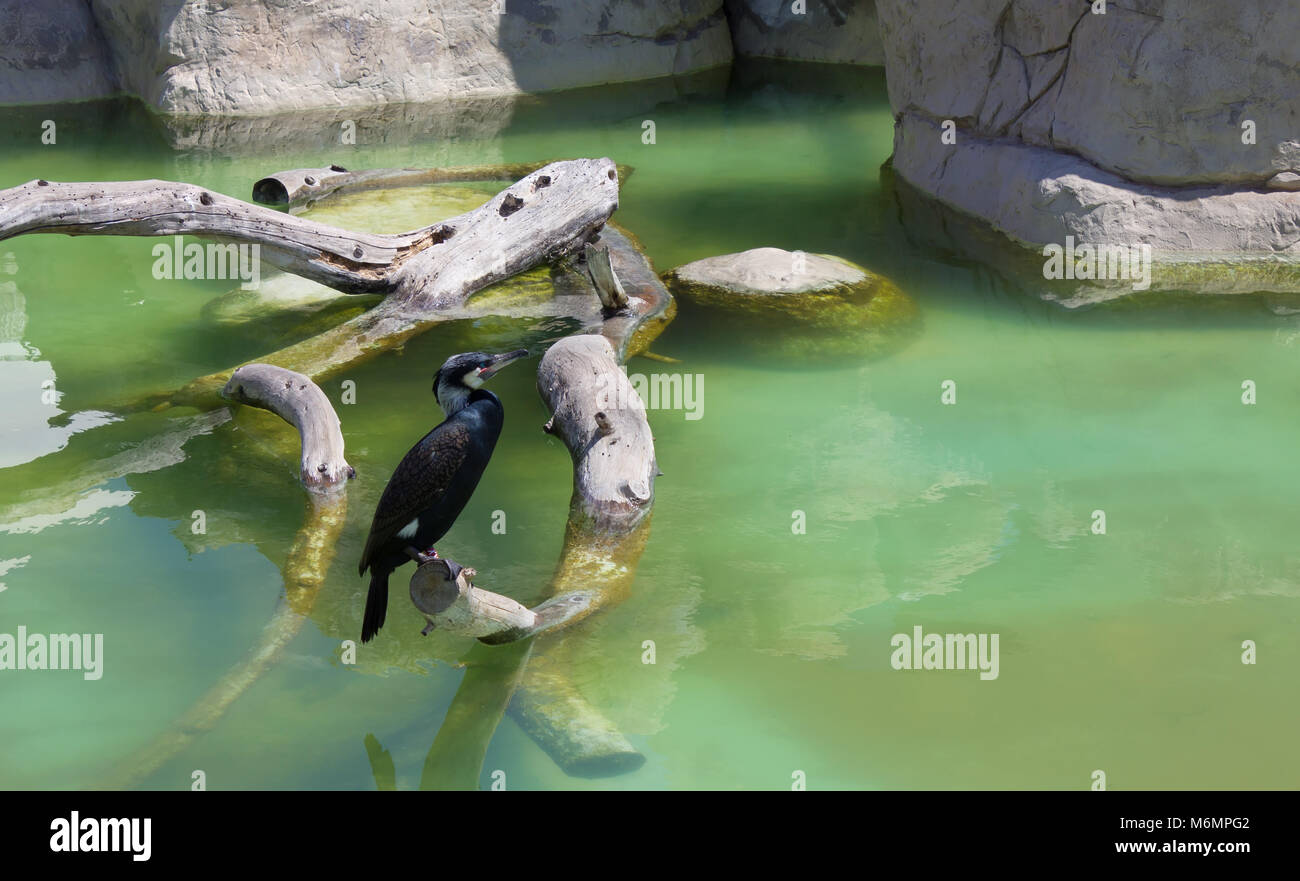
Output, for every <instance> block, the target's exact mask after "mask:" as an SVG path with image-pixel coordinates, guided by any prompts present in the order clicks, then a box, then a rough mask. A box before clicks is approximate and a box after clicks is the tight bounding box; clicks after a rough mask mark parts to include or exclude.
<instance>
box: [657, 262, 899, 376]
mask: <svg viewBox="0 0 1300 881" xmlns="http://www.w3.org/2000/svg"><path fill="white" fill-rule="evenodd" d="M666 280H667V281H668V284H669V286H670V287H671V288H672V290H673V292H674V293H675V294H678V295H679V296H681V298H682V299H683V300H684V301H685V302H686V303H688V304H690V305H691V306H692V307H696V308H698V309H700V310H701V311H702V312H703V313H706V320H707V315H708V314H712V315H713V316H714V317H716V318H719V319H724V320H725V323H726V327H727V328H728V329H730V330H732V331H733V334H732V336H733V338H734V339H736V340H738V341H740V342H742V343H751V344H753V345H757V346H760V347H761V348H762V349H763V350H764V351H765V352H767V353H770V354H774V355H777V356H780V357H786V358H790V359H792V360H798V361H814V362H816V361H835V360H842V359H847V358H863V357H866V358H875V357H881V356H883V355H886V354H889V353H890V352H893V351H895V350H897V349H898V348H901V346H902V345H904V344H905V343H906V342H907V341H908V340H909V339H910V338H911V336H912V332H913V331H914V330H915V329H916V328H917V326H918V324H919V321H918V318H919V313H918V311H917V308H916V304H915V303H914V302H913V301H912V299H911V298H910V297H908V296H907V295H906V294H904V293H903V292H902V291H901V290H899V289H898V287H897V286H896V285H895V284H894V283H893V282H892V281H890V280H889V279H887V278H885V277H884V276H881V275H877V274H875V273H873V272H871V271H870V270H867V269H864V268H863V267H861V266H858V265H857V264H855V263H851V262H850V261H848V260H845V259H843V258H841V257H835V256H832V255H830V254H806V253H804V252H802V251H785V250H782V249H781V248H755V249H753V250H750V251H742V252H740V253H738V254H725V255H722V256H720V257H709V258H706V259H704V260H697V261H695V262H694V263H688V264H686V265H685V266H679V267H678V268H676V269H674V270H672V271H671V272H669V273H668V274H667V276H666ZM737 330H739V331H740V332H738V333H735V332H734V331H737Z"/></svg>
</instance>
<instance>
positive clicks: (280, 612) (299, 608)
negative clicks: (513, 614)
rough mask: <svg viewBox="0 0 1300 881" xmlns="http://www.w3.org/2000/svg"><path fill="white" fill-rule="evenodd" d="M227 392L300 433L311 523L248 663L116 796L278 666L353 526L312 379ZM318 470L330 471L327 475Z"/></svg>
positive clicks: (335, 449) (327, 418) (259, 370)
mask: <svg viewBox="0 0 1300 881" xmlns="http://www.w3.org/2000/svg"><path fill="white" fill-rule="evenodd" d="M227 391H228V393H229V397H230V399H231V400H232V401H233V402H236V403H242V404H246V405H248V406H253V407H258V408H261V409H264V410H270V411H271V412H272V413H275V414H276V415H277V416H280V417H281V418H283V419H284V420H285V421H286V422H289V423H290V424H292V425H293V426H294V427H296V428H297V429H298V433H299V438H300V441H301V446H302V464H301V467H300V475H301V478H302V480H303V484H304V485H305V486H306V487H307V488H308V489H310V490H312V492H310V493H309V494H308V499H307V516H306V518H305V520H304V522H303V525H302V527H301V528H300V529H299V530H298V534H297V536H296V537H295V538H294V542H293V545H292V547H290V549H289V554H288V556H287V557H286V559H285V563H284V569H283V572H284V590H285V595H284V600H283V602H281V603H280V605H279V607H278V608H277V609H276V611H275V613H274V614H273V615H272V617H271V620H270V621H268V622H267V624H266V626H265V627H264V628H263V629H262V634H261V637H260V638H259V639H258V641H257V644H256V645H254V646H253V648H252V649H250V650H249V652H248V654H247V655H246V656H245V657H244V659H243V660H241V661H240V662H239V663H238V664H236V665H235V666H234V667H233V668H231V669H230V670H229V671H228V672H227V673H226V674H225V675H224V676H222V677H221V679H219V680H218V681H217V682H216V684H215V685H213V686H212V687H211V688H210V689H208V691H207V692H206V693H205V694H204V695H203V697H201V698H199V700H198V701H197V702H196V703H195V704H194V705H193V706H191V707H190V708H189V709H188V710H187V711H186V712H185V713H184V714H183V715H182V716H181V717H180V718H178V719H177V720H176V721H175V722H173V723H172V725H171V727H170V728H168V729H167V730H166V731H164V732H163V733H162V734H161V735H160V736H159V737H157V738H155V739H154V740H153V741H152V742H151V743H150V744H149V745H148V746H146V747H145V748H144V749H142V750H140V751H139V752H137V753H136V754H135V755H134V756H132V757H131V758H129V759H128V760H127V761H125V762H124V763H122V765H121V766H120V767H119V768H118V770H117V772H116V777H115V779H114V780H113V781H112V783H111V784H110V786H111V788H114V789H120V788H126V787H129V786H132V785H135V784H137V783H139V782H140V781H142V780H144V779H145V778H147V777H148V776H149V775H150V774H152V773H153V772H155V771H157V770H158V769H159V768H161V767H162V766H163V765H164V764H165V763H166V762H167V761H168V760H169V759H171V758H172V757H173V756H175V755H177V754H178V753H180V752H181V751H182V750H184V749H185V748H186V747H188V746H189V745H190V744H191V743H193V742H194V741H195V740H196V739H197V738H198V737H199V736H200V735H202V734H204V733H206V732H208V731H211V730H212V729H213V728H214V727H215V726H216V724H217V722H219V721H220V720H221V717H222V716H223V715H225V712H226V710H228V709H229V708H230V706H231V704H233V703H234V702H235V701H236V700H237V699H238V698H239V697H240V696H241V695H242V694H243V693H244V692H245V691H247V690H248V688H249V687H250V686H251V685H252V684H253V683H254V682H256V681H257V680H258V679H259V678H261V676H262V674H263V673H265V672H266V671H267V670H269V669H270V668H271V667H272V666H273V665H274V664H275V662H276V661H277V660H278V658H279V656H280V653H281V652H282V651H283V650H284V648H285V646H287V645H288V644H289V643H290V642H291V641H292V640H293V638H294V637H295V636H297V635H298V632H299V631H300V630H301V629H302V625H303V622H304V621H306V620H307V616H308V615H309V614H310V613H311V610H312V607H313V606H314V605H315V603H316V597H317V596H318V595H319V593H320V588H321V586H322V585H323V584H324V583H325V577H326V575H327V574H328V573H329V569H330V565H331V564H332V563H333V562H334V555H335V551H336V549H337V547H338V540H339V536H340V535H341V534H342V532H343V526H344V523H345V522H346V520H347V493H346V492H345V491H344V489H345V487H346V484H347V481H348V480H349V479H350V478H351V477H353V476H354V475H355V472H354V471H353V469H352V468H351V466H349V465H348V464H347V462H346V460H345V459H344V458H343V436H342V433H341V432H340V430H339V418H338V415H337V414H336V413H335V412H334V407H333V405H331V404H330V402H329V398H327V397H326V396H325V393H324V392H322V391H321V390H320V389H319V388H318V387H317V386H316V385H315V383H313V382H312V381H311V380H310V379H308V378H307V377H305V376H301V375H299V374H295V373H292V372H290V371H287V370H283V369H281V368H278V367H272V366H270V365H267V364H254V365H250V366H248V367H245V368H242V369H241V370H240V371H238V372H237V373H236V378H232V380H231V383H230V387H229V388H228V389H227ZM309 463H310V465H311V467H309ZM318 464H320V465H325V466H326V467H325V468H324V470H322V469H321V468H320V467H318Z"/></svg>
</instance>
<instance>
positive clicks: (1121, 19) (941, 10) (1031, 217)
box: [878, 0, 1300, 290]
mask: <svg viewBox="0 0 1300 881" xmlns="http://www.w3.org/2000/svg"><path fill="white" fill-rule="evenodd" d="M1095 8H1097V9H1100V8H1101V6H1100V4H1096V5H1095ZM878 9H879V15H880V28H881V34H882V38H883V40H884V44H885V47H886V51H885V66H886V73H887V77H888V83H889V96H890V103H891V104H892V106H893V108H894V110H895V115H896V125H895V140H894V158H893V168H894V171H895V172H897V174H898V175H899V176H900V177H902V178H903V179H904V180H905V181H907V182H908V183H909V184H911V185H912V186H914V187H916V188H917V189H918V190H920V191H921V192H923V193H925V194H928V195H929V196H932V197H934V198H936V199H938V200H939V201H941V202H942V203H944V204H945V205H948V206H950V207H952V208H955V209H957V210H959V211H961V212H963V213H965V214H968V215H970V216H972V217H975V218H978V219H980V220H983V221H985V222H986V223H988V224H990V225H991V226H992V227H993V228H994V229H996V230H998V231H999V232H1002V233H1005V234H1006V235H1007V236H1009V237H1011V238H1012V239H1013V240H1015V241H1017V242H1020V243H1022V244H1026V245H1029V246H1031V247H1034V248H1035V249H1041V248H1043V247H1044V246H1046V245H1050V244H1056V245H1064V244H1065V242H1066V239H1067V237H1073V238H1074V239H1076V240H1078V241H1079V242H1088V243H1100V244H1117V245H1126V246H1139V245H1149V246H1150V247H1151V249H1152V252H1153V255H1152V256H1153V259H1154V260H1155V262H1156V264H1157V271H1156V274H1157V276H1159V275H1160V274H1161V272H1162V271H1161V269H1160V266H1162V265H1163V266H1166V267H1168V266H1173V265H1178V266H1180V267H1186V266H1188V265H1191V264H1196V263H1200V264H1205V265H1212V266H1214V267H1215V268H1214V269H1213V271H1212V273H1211V274H1210V275H1209V276H1206V279H1208V280H1206V281H1204V283H1202V280H1198V279H1197V278H1195V277H1194V274H1190V275H1189V274H1187V273H1185V272H1183V270H1182V269H1179V270H1178V271H1177V272H1168V273H1164V275H1165V283H1166V284H1170V283H1176V284H1178V285H1180V286H1192V287H1198V288H1201V289H1205V290H1213V289H1215V287H1216V285H1219V284H1220V282H1231V284H1227V285H1226V287H1228V288H1234V289H1235V288H1236V287H1237V284H1236V282H1237V281H1238V279H1234V277H1233V276H1234V274H1233V273H1227V274H1225V273H1223V271H1222V265H1223V263H1224V261H1228V262H1231V263H1238V262H1255V263H1259V264H1262V265H1267V266H1270V267H1274V268H1275V267H1276V266H1277V265H1279V264H1281V265H1287V266H1291V267H1300V241H1298V240H1297V235H1296V232H1297V230H1300V193H1296V192H1291V191H1289V190H1290V189H1291V187H1292V185H1293V182H1295V181H1297V180H1298V179H1300V178H1298V177H1297V176H1296V175H1297V174H1300V138H1298V137H1297V135H1300V104H1298V103H1297V102H1296V100H1295V96H1296V95H1297V94H1300V43H1297V42H1296V40H1295V38H1294V33H1295V14H1294V13H1293V12H1288V11H1287V10H1286V8H1285V7H1283V6H1278V5H1276V4H1273V3H1270V2H1267V0H1240V2H1237V3H1234V4H1215V5H1213V6H1207V5H1205V4H1202V3H1199V2H1196V0H1140V2H1136V3H1133V4H1126V5H1125V6H1124V7H1120V6H1119V5H1117V4H1115V3H1107V4H1105V12H1094V11H1093V10H1094V5H1093V4H1084V3H1079V4H1063V3H1059V2H1056V0H1011V2H1010V3H1008V2H1006V0H971V2H969V3H963V4H961V8H960V11H953V8H952V4H950V3H947V2H942V0H906V2H904V0H879V4H878ZM1260 277H1261V279H1262V280H1261V281H1260V283H1259V287H1257V288H1256V289H1262V290H1292V289H1297V286H1300V276H1298V275H1297V273H1296V272H1294V271H1292V272H1289V273H1288V272H1275V271H1273V270H1272V269H1270V270H1269V271H1268V272H1266V273H1262V274H1261V276H1260ZM1175 278H1176V279H1177V281H1176V282H1174V281H1173V280H1174V279H1175ZM1154 284H1155V286H1160V281H1159V278H1157V279H1156V281H1155V283H1154Z"/></svg>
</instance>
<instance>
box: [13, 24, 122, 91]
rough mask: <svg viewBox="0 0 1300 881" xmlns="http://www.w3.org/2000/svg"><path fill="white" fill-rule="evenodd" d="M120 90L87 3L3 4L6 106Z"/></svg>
mask: <svg viewBox="0 0 1300 881" xmlns="http://www.w3.org/2000/svg"><path fill="white" fill-rule="evenodd" d="M116 91H117V78H116V77H115V76H114V73H113V65H112V63H111V60H110V59H109V52H108V46H107V44H106V43H105V42H104V39H103V35H102V34H101V33H100V31H99V27H98V26H97V25H96V24H95V18H94V16H93V15H91V13H90V6H89V5H88V4H87V3H86V2H85V0H41V2H39V3H33V2H32V0H0V104H48V103H52V102H55V101H74V100H81V99H85V98H103V97H106V96H108V95H112V94H113V93H115V92H116Z"/></svg>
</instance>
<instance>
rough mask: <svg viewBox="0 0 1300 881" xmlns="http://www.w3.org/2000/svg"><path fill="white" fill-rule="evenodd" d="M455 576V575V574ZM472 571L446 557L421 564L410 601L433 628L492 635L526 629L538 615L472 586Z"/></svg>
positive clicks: (507, 599)
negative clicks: (504, 631)
mask: <svg viewBox="0 0 1300 881" xmlns="http://www.w3.org/2000/svg"><path fill="white" fill-rule="evenodd" d="M453 572H454V573H455V574H454V575H453V574H452V573H453ZM475 574H477V573H476V572H475V571H474V570H473V569H471V568H468V567H464V568H462V567H461V566H459V565H457V564H456V563H455V562H453V561H450V560H446V559H443V558H438V559H433V560H428V561H427V562H424V563H421V564H420V565H419V567H418V568H416V570H415V574H414V575H412V576H411V602H413V603H415V607H416V608H417V609H419V610H420V611H421V612H423V613H424V620H426V621H428V622H429V626H428V627H427V628H425V631H424V632H425V633H426V634H427V633H428V632H429V631H430V630H432V629H433V628H434V627H440V628H442V629H443V630H449V631H451V632H452V633H458V634H463V635H465V636H474V637H480V636H490V635H492V634H494V633H500V632H501V631H503V630H526V629H528V628H530V627H532V626H533V624H535V623H536V621H537V616H536V615H534V614H533V613H532V612H530V611H529V610H528V609H527V608H526V607H525V606H524V605H522V604H521V603H518V602H516V601H515V600H512V599H510V597H506V596H502V595H501V594H499V593H492V592H491V591H489V590H483V589H481V588H477V587H475V586H474V585H473V584H471V583H470V579H472V578H473V577H474V576H475Z"/></svg>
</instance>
